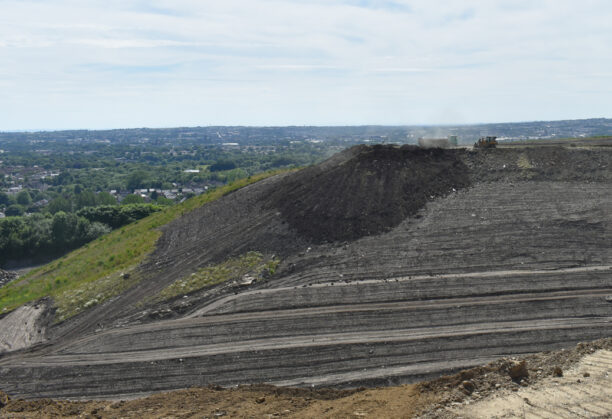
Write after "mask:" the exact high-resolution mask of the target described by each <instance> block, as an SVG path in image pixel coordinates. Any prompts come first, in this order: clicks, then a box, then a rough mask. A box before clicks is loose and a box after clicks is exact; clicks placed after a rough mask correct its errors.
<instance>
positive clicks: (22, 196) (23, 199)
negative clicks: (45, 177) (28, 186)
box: [17, 190, 32, 207]
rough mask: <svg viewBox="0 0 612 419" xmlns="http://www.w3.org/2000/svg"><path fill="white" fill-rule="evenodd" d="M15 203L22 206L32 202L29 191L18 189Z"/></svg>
mask: <svg viewBox="0 0 612 419" xmlns="http://www.w3.org/2000/svg"><path fill="white" fill-rule="evenodd" d="M17 203H18V204H19V205H23V206H24V207H27V206H28V205H30V204H31V203H32V197H31V196H30V193H29V192H28V191H26V190H23V191H20V192H19V193H18V194H17Z"/></svg>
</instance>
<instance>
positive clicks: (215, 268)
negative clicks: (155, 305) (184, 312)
mask: <svg viewBox="0 0 612 419" xmlns="http://www.w3.org/2000/svg"><path fill="white" fill-rule="evenodd" d="M279 263H280V261H279V260H278V259H277V258H271V259H265V258H264V256H263V255H262V254H261V253H258V252H248V253H247V254H245V255H242V256H239V257H236V258H231V259H228V260H226V261H225V262H222V263H220V264H218V265H212V266H207V267H205V268H202V269H199V270H198V271H197V272H194V273H192V274H191V275H189V276H187V277H186V278H183V279H179V280H178V281H175V282H173V283H172V284H171V285H169V286H168V287H166V288H165V289H164V290H162V291H161V292H160V293H159V294H158V295H157V296H155V297H154V299H153V301H165V300H169V299H171V298H173V297H176V296H179V295H184V294H188V293H190V292H193V291H197V290H199V289H202V288H205V287H209V286H212V285H217V284H220V283H222V282H227V281H232V280H236V281H240V280H241V279H242V278H245V277H246V276H249V277H251V278H252V279H253V280H257V279H260V278H262V277H264V276H265V275H272V274H274V272H275V271H276V267H277V266H278V264H279Z"/></svg>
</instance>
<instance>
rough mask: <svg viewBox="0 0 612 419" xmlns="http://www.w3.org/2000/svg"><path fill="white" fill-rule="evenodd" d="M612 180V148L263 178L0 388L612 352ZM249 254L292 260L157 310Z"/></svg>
mask: <svg viewBox="0 0 612 419" xmlns="http://www.w3.org/2000/svg"><path fill="white" fill-rule="evenodd" d="M611 168H612V151H610V148H609V147H607V148H575V149H574V148H562V147H545V148H537V147H531V146H530V147H513V148H499V149H494V150H478V151H471V150H464V149H453V150H444V151H442V150H438V151H423V150H418V149H414V148H410V147H403V148H400V147H394V146H375V147H371V146H359V147H354V148H351V149H349V150H346V151H344V152H342V153H340V154H338V155H336V156H334V157H332V158H331V159H330V160H328V161H326V162H324V163H322V164H321V165H320V166H317V167H313V168H309V169H306V170H303V171H298V172H295V173H290V174H284V175H281V176H277V177H272V178H268V179H266V180H264V181H262V182H258V183H256V184H253V185H251V186H249V187H246V188H244V189H241V190H238V191H235V192H233V193H231V194H229V195H227V196H225V197H223V198H221V199H219V200H218V201H215V202H213V203H211V204H208V205H205V206H203V207H201V208H199V209H197V210H195V211H192V212H191V213H189V214H186V215H185V216H184V217H181V218H179V219H177V220H175V221H174V222H172V223H170V224H168V225H167V226H165V227H164V228H163V235H162V237H161V239H160V240H159V242H158V244H157V248H156V250H155V252H154V253H153V254H152V255H151V257H150V258H149V259H148V260H147V261H146V262H145V263H144V264H143V265H142V266H141V267H140V268H139V270H138V275H142V276H143V278H144V280H143V281H141V282H140V283H139V285H137V286H136V287H134V288H132V289H130V290H128V291H127V292H126V293H124V294H123V295H121V296H119V297H117V298H115V299H113V300H111V301H108V302H106V303H104V304H102V305H100V306H98V307H95V308H92V309H91V310H89V311H88V312H86V313H83V314H82V315H79V316H77V317H75V318H74V319H71V320H69V321H67V322H63V323H60V324H53V323H52V322H47V327H46V328H44V330H43V332H44V333H43V334H44V336H45V339H46V342H45V343H44V344H43V345H38V346H33V347H31V348H29V349H26V350H21V351H17V352H11V353H7V354H5V355H4V356H3V357H2V358H0V376H1V377H2V383H3V385H2V389H3V390H4V391H6V392H7V393H9V394H12V395H14V396H16V397H26V398H37V397H87V398H91V397H102V398H117V397H128V396H131V397H132V396H137V395H142V394H149V393H152V392H158V391H166V390H173V389H179V388H186V387H191V386H206V385H211V384H215V385H222V386H232V385H239V384H253V383H269V384H276V385H282V386H308V387H312V386H314V387H328V386H335V387H342V388H354V387H358V386H362V385H364V386H378V385H393V384H404V383H411V382H415V381H419V380H422V379H428V378H435V377H438V376H440V375H441V374H446V373H451V372H453V371H457V370H459V369H462V368H466V367H471V366H475V365H480V364H482V363H485V362H489V361H492V360H494V359H497V358H499V357H500V356H511V355H521V354H529V353H536V352H539V351H546V350H554V349H559V348H564V347H569V346H571V345H574V344H575V343H577V342H580V341H589V340H594V339H599V338H603V337H609V336H610V335H612V322H611V320H612V303H611V302H610V300H611V299H610V298H609V297H610V296H611V295H612V194H610V190H611V186H612V170H611ZM334 184H337V185H340V186H339V187H337V188H334V187H333V185H334ZM280 196H287V197H288V198H287V200H286V201H283V200H282V199H280V198H279V197H280ZM387 206H389V207H390V208H393V210H392V211H384V208H386V207H387ZM352 210H354V212H351V211H352ZM343 214H350V216H344V215H343ZM326 217H327V218H326ZM319 221H321V223H320V224H319ZM319 225H320V228H317V226H319ZM249 251H256V252H260V253H261V254H263V255H264V256H266V257H273V256H274V257H276V258H279V259H280V261H281V262H280V264H279V265H278V267H277V268H276V269H275V272H274V273H271V274H270V275H266V276H263V277H261V278H258V280H257V281H254V282H253V283H251V284H250V285H244V284H240V283H236V282H230V283H222V284H219V285H216V286H212V287H205V288H203V289H200V290H195V291H192V292H191V291H190V292H186V293H185V294H184V295H178V296H177V297H175V298H173V299H170V300H168V301H161V302H160V301H157V300H154V299H151V297H152V296H154V295H156V294H157V293H158V292H159V291H161V290H162V289H164V288H165V287H167V286H168V285H170V284H172V283H173V282H174V281H176V280H178V279H181V278H184V277H186V276H189V275H191V274H192V273H194V272H196V271H198V269H200V268H203V267H206V266H210V265H214V264H216V263H220V262H222V261H224V260H227V259H228V258H230V257H236V256H239V255H242V254H245V253H246V252H249ZM0 321H2V319H0Z"/></svg>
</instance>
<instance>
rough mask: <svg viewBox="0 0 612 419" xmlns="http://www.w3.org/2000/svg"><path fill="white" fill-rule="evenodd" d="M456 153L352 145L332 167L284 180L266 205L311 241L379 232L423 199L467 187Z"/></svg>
mask: <svg viewBox="0 0 612 419" xmlns="http://www.w3.org/2000/svg"><path fill="white" fill-rule="evenodd" d="M461 153H462V151H459V150H443V149H421V148H418V147H415V146H402V147H397V146H393V145H375V146H366V145H360V146H355V147H353V148H351V149H349V150H346V151H344V152H343V153H341V155H340V156H336V157H334V158H333V160H334V162H333V163H334V165H333V166H332V165H329V164H325V163H324V164H322V165H318V166H313V167H310V168H307V169H305V170H301V171H299V172H297V173H295V174H293V175H292V176H290V177H288V178H287V179H286V180H285V181H284V182H282V183H281V184H279V185H278V188H277V189H276V190H275V191H274V192H273V194H272V196H271V199H270V202H271V204H272V205H273V206H274V207H276V208H277V209H278V210H279V211H280V212H281V214H282V216H283V219H284V220H285V221H287V222H288V223H289V225H290V226H291V227H292V228H294V229H296V230H297V231H298V232H299V233H300V234H303V235H305V236H307V237H309V238H310V239H311V240H313V241H314V242H315V243H322V242H331V241H343V240H354V239H357V238H360V237H363V236H368V235H373V234H378V233H381V232H384V231H387V230H389V229H391V228H392V227H395V226H397V225H398V224H399V223H400V222H402V221H403V220H404V219H405V218H406V217H408V216H410V215H414V214H416V213H417V211H418V210H419V209H421V208H423V207H424V206H425V204H426V203H427V202H428V201H430V200H432V199H434V198H437V197H441V196H445V195H447V194H448V193H450V192H453V189H454V190H458V189H461V188H465V187H467V186H469V185H470V176H469V169H468V168H467V166H466V165H465V164H464V163H463V161H462V160H461V158H460V154H461ZM340 159H342V160H340ZM338 160H340V161H338Z"/></svg>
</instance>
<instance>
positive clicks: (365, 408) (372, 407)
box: [0, 338, 612, 418]
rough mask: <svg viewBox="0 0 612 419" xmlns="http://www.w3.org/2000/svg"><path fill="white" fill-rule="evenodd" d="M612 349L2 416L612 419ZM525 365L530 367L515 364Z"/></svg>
mask: <svg viewBox="0 0 612 419" xmlns="http://www.w3.org/2000/svg"><path fill="white" fill-rule="evenodd" d="M611 351H612V338H608V339H601V340H598V341H595V342H590V343H580V344H578V345H577V346H576V347H575V348H572V349H569V350H560V351H554V352H543V353H538V354H534V355H529V356H527V357H523V358H502V359H499V360H497V361H495V362H492V363H490V364H488V365H486V366H482V367H477V368H472V369H469V370H464V371H461V372H460V373H458V374H454V375H451V376H444V377H441V378H438V379H436V380H432V381H427V382H422V383H418V384H413V385H403V386H397V387H384V388H374V389H364V388H359V389H355V390H335V389H297V388H284V387H275V386H270V385H252V386H239V387H234V388H228V389H225V388H222V387H218V386H209V387H206V388H191V389H186V390H179V391H174V392H168V393H161V394H155V395H152V396H148V397H144V398H140V399H133V400H98V401H69V400H51V399H40V400H29V401H26V400H18V399H16V400H13V399H10V397H8V396H7V395H6V394H4V393H1V392H0V417H2V418H39V417H74V418H76V417H91V418H120V417H121V418H137V417H147V418H196V417H197V418H202V417H207V418H217V417H228V418H276V417H288V418H411V417H423V418H457V417H463V418H466V417H468V418H480V417H517V416H520V417H522V416H523V414H525V415H526V416H528V417H529V416H533V417H536V416H538V417H542V415H544V417H549V416H550V417H563V416H564V415H563V413H565V414H566V416H567V415H569V417H610V415H611V414H612V410H610V409H611V408H612V405H611V404H610V402H609V400H612V385H611V384H612V382H611V380H612V376H611V372H612V352H611ZM522 361H524V363H522ZM517 365H521V366H523V367H524V368H519V369H518V370H517V369H516V368H513V367H515V366H517ZM517 371H518V373H517ZM511 375H513V376H515V378H514V379H513V378H511ZM572 403H573V404H572ZM531 413H533V415H530V414H531ZM594 414H595V415H594ZM606 415H607V416H606Z"/></svg>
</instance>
